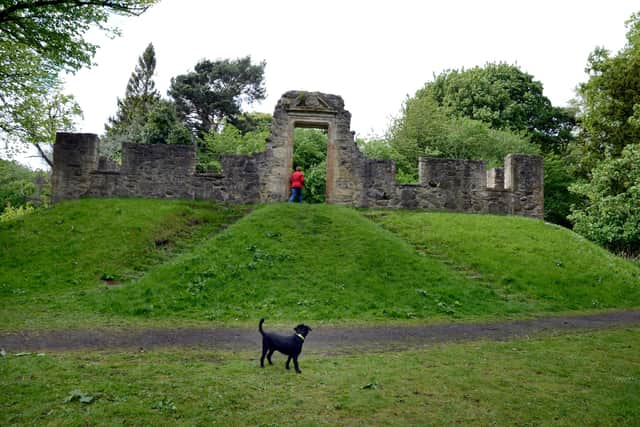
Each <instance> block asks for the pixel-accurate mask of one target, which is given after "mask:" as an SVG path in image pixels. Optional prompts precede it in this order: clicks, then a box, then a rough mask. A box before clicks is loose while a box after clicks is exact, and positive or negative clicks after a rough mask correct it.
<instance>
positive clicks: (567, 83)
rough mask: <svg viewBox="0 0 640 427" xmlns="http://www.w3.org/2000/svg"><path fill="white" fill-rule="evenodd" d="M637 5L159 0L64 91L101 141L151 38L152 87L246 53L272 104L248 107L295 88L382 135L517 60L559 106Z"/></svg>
mask: <svg viewBox="0 0 640 427" xmlns="http://www.w3.org/2000/svg"><path fill="white" fill-rule="evenodd" d="M638 10H640V2H634V1H629V0H608V1H606V2H605V1H602V0H598V1H593V0H583V1H579V0H553V1H551V0H538V1H536V2H531V1H523V0H504V1H502V0H482V1H479V0H448V1H438V2H433V1H427V0H422V1H416V0H393V1H389V0H384V1H383V0H369V1H349V0H323V1H306V2H305V1H300V0H297V1H290V0H278V1H265V0H229V1H222V2H221V1H214V0H161V1H160V2H159V3H158V4H157V5H155V6H154V7H152V8H151V9H150V10H149V11H148V12H146V13H145V14H143V15H142V16H140V17H127V18H123V17H116V18H115V19H112V20H111V23H112V24H116V25H117V26H118V27H119V28H120V30H121V36H120V37H117V38H114V39H109V38H106V37H104V36H103V35H102V33H100V32H98V31H92V32H91V33H90V34H89V35H88V38H89V39H90V40H91V41H92V42H94V43H96V44H98V45H99V46H100V49H99V50H98V52H97V54H96V56H95V58H94V62H95V65H94V66H93V67H91V68H88V69H83V70H81V71H79V72H78V73H76V74H75V75H73V76H66V77H65V80H66V85H65V91H66V93H70V94H73V95H74V96H75V98H76V100H77V101H78V103H79V104H80V106H81V107H82V109H83V111H84V119H83V120H82V121H80V123H79V124H78V126H77V130H78V131H82V132H90V133H97V134H101V133H103V131H104V123H105V122H106V120H107V118H108V117H109V116H111V115H114V114H115V111H116V100H117V98H118V97H123V96H124V91H125V87H126V84H127V81H128V79H129V76H130V75H131V73H132V71H133V70H134V68H135V65H136V63H137V60H138V57H139V56H140V55H141V54H142V52H143V51H144V49H145V48H146V47H147V45H148V44H149V43H150V42H151V43H153V45H154V48H155V51H156V60H157V67H156V75H155V82H156V86H157V87H158V89H159V90H160V92H161V94H162V95H163V96H166V92H167V89H168V87H169V84H170V80H171V78H172V77H175V76H177V75H179V74H184V73H187V72H189V71H192V70H193V68H194V66H195V64H196V63H197V62H198V61H199V60H201V59H205V58H206V59H211V60H216V59H226V58H230V59H235V58H239V57H244V56H246V55H250V56H251V58H252V60H253V61H254V63H257V62H260V61H263V60H264V61H266V68H265V86H266V89H267V98H266V99H265V100H264V101H262V102H260V103H256V104H253V105H251V106H249V107H248V108H247V110H248V111H261V112H265V113H272V112H273V109H274V107H275V104H276V102H277V101H278V99H279V98H280V96H281V95H282V94H283V93H285V92H287V91H289V90H305V91H320V92H325V93H331V94H336V95H340V96H342V98H343V99H344V101H345V108H346V109H347V110H349V111H350V112H351V115H352V121H351V130H353V131H355V132H356V133H357V135H358V136H360V137H365V138H366V137H372V136H375V135H382V134H384V131H385V130H386V129H387V128H388V126H389V123H390V122H391V120H392V118H393V117H395V116H397V115H398V113H399V111H400V108H401V106H402V103H403V101H404V100H405V99H406V97H407V96H412V95H414V94H415V92H416V91H417V90H418V89H420V88H421V87H422V86H423V85H424V84H425V83H426V82H428V81H431V80H432V79H433V76H434V73H435V74H438V73H440V72H442V71H443V70H446V69H461V68H463V67H464V68H470V67H473V66H482V65H484V64H486V63H487V62H507V63H510V64H517V65H518V66H519V67H520V68H521V69H522V70H523V71H525V72H527V73H529V74H531V75H533V76H534V78H535V79H536V80H539V81H541V82H542V84H543V86H544V94H545V95H546V96H547V97H548V98H549V99H550V100H551V102H552V103H553V104H554V105H556V106H563V105H566V104H567V102H568V101H569V100H570V99H571V98H573V97H574V94H575V87H576V86H577V85H578V84H579V83H580V82H584V81H586V75H585V73H584V68H585V65H586V62H587V57H588V55H589V53H590V52H592V51H593V49H594V48H595V47H596V46H604V47H605V48H607V49H609V50H611V51H612V52H617V51H618V50H619V49H621V48H622V47H623V46H624V43H625V41H626V39H625V33H626V28H625V25H624V23H625V21H626V20H627V19H629V17H630V16H631V14H632V13H633V12H635V11H638Z"/></svg>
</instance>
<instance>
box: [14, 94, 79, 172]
mask: <svg viewBox="0 0 640 427" xmlns="http://www.w3.org/2000/svg"><path fill="white" fill-rule="evenodd" d="M10 115H11V116H12V117H13V118H12V120H10V124H7V123H5V124H7V125H8V127H10V128H4V129H3V130H5V132H4V133H3V134H2V138H3V139H4V140H5V143H11V144H7V145H8V146H12V147H13V148H14V150H15V151H19V150H20V145H21V144H33V145H34V146H35V147H36V149H37V150H38V152H39V153H40V156H41V157H42V159H43V160H44V161H45V162H47V164H48V165H49V166H50V167H53V160H52V159H51V158H50V155H49V154H47V153H46V150H45V148H44V147H43V144H47V143H49V144H51V143H53V142H55V138H56V132H59V131H66V132H69V131H72V130H74V128H75V119H76V117H80V116H82V110H80V106H79V105H78V104H77V103H76V102H75V100H74V98H73V96H69V95H63V94H62V93H61V92H59V91H57V90H56V91H53V92H46V93H43V94H35V93H34V94H31V96H29V97H27V98H25V99H24V100H23V101H21V102H20V103H18V104H16V105H14V106H12V111H11V112H10Z"/></svg>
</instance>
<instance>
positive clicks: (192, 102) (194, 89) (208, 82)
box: [169, 56, 266, 137]
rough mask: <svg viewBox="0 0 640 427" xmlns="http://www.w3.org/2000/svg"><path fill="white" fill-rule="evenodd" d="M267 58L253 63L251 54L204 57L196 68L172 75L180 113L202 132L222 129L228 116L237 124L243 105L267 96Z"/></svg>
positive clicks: (200, 133)
mask: <svg viewBox="0 0 640 427" xmlns="http://www.w3.org/2000/svg"><path fill="white" fill-rule="evenodd" d="M265 65H266V64H265V62H261V63H259V64H256V65H254V64H252V63H251V57H249V56H247V57H244V58H239V59H236V60H229V59H224V60H217V61H210V60H202V61H200V62H198V63H197V64H196V66H195V69H194V71H192V72H190V73H187V74H183V75H179V76H177V77H175V78H173V79H171V87H170V88H169V96H171V97H172V98H173V100H174V101H175V103H176V106H177V109H178V114H179V116H180V118H181V119H183V120H184V122H185V124H186V125H187V126H188V127H189V128H190V129H191V130H192V131H193V132H194V133H195V134H196V135H197V136H198V137H203V136H204V135H205V134H206V133H207V132H210V131H211V130H218V128H219V127H220V126H221V125H222V123H223V122H224V121H225V120H226V121H227V122H229V123H231V124H233V125H234V126H236V127H241V126H240V124H239V123H238V122H237V120H238V119H239V117H241V115H242V114H241V113H242V106H243V105H244V104H251V103H253V102H254V101H259V100H262V99H264V98H265V94H266V90H265V87H264V68H265Z"/></svg>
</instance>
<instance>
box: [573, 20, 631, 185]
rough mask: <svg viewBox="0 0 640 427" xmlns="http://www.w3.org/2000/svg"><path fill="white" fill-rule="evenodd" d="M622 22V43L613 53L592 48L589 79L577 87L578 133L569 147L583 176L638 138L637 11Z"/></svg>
mask: <svg viewBox="0 0 640 427" xmlns="http://www.w3.org/2000/svg"><path fill="white" fill-rule="evenodd" d="M626 26H627V28H628V31H627V35H626V37H627V43H626V45H625V47H624V48H623V49H621V50H620V51H619V52H618V53H617V54H616V55H613V56H612V55H611V53H610V52H609V51H607V50H606V49H604V48H602V47H599V48H596V49H595V50H594V51H593V52H592V53H591V54H590V55H589V58H588V62H587V67H586V70H585V71H586V72H587V73H588V74H589V80H588V81H587V82H586V83H583V84H581V85H580V86H579V87H578V105H579V108H580V112H579V125H580V126H579V129H580V134H579V138H578V141H577V142H576V144H574V146H573V148H574V152H575V157H576V160H577V161H578V162H579V164H578V166H579V167H580V172H581V174H582V175H583V176H588V175H589V171H590V170H591V169H592V168H593V167H595V166H596V165H597V164H598V163H599V162H600V161H602V160H603V159H605V158H607V157H618V156H620V154H621V153H622V150H623V149H624V147H625V146H626V145H627V144H631V143H635V142H636V141H638V140H640V13H635V14H633V15H632V16H631V18H630V19H629V20H628V21H627V22H626Z"/></svg>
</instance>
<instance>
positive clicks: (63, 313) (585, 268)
mask: <svg viewBox="0 0 640 427" xmlns="http://www.w3.org/2000/svg"><path fill="white" fill-rule="evenodd" d="M146 203H151V204H152V205H153V207H152V208H149V207H145V208H144V209H142V208H141V207H140V206H139V207H138V208H134V206H135V204H146ZM145 206H146V205H145ZM140 209H141V210H142V211H145V212H146V213H145V214H144V215H142V214H140V215H138V214H135V215H134V214H132V213H131V212H134V211H137V210H140ZM243 212H244V211H243V208H241V207H236V208H230V207H224V206H220V205H215V204H193V203H191V202H169V201H139V200H138V201H136V200H112V201H109V202H108V203H107V202H104V201H95V200H81V201H76V202H68V203H63V204H61V205H58V206H56V207H55V208H53V209H51V210H50V211H48V212H45V213H42V214H39V215H35V216H32V217H27V218H25V219H24V220H21V221H20V222H16V223H14V224H10V225H2V226H0V248H2V254H1V255H0V261H2V264H0V265H1V266H2V267H0V268H1V273H2V274H1V277H2V278H1V279H0V293H1V294H2V303H0V328H2V329H12V328H14V329H15V328H21V327H43V326H44V325H46V326H49V327H54V326H68V325H74V326H75V327H79V326H83V325H86V326H89V325H108V324H122V323H123V322H124V323H127V324H142V323H149V322H151V323H152V324H157V323H158V322H160V323H163V324H167V323H171V324H172V325H175V322H176V321H178V322H182V324H187V323H189V324H193V323H194V322H196V323H200V322H205V323H207V324H209V322H211V321H216V322H221V323H229V322H231V323H237V322H240V323H242V322H245V321H249V322H253V321H254V320H255V319H258V318H260V317H269V318H270V319H271V320H275V321H281V322H283V323H285V322H291V321H297V320H313V321H316V323H317V322H318V321H329V322H331V321H339V322H342V321H370V320H379V321H385V320H403V321H406V320H410V319H417V320H429V321H431V320H434V319H469V320H471V319H480V318H482V319H486V318H503V317H511V318H515V317H523V316H532V315H540V314H545V313H558V312H568V311H572V310H580V311H585V310H593V309H612V308H628V307H639V306H640V267H638V265H636V264H633V263H631V262H628V261H625V260H622V259H619V258H616V257H614V256H612V255H610V254H609V253H607V252H606V251H604V250H602V249H600V248H598V247H596V246H595V245H593V244H591V243H589V242H587V241H586V240H584V239H582V238H579V237H578V236H577V235H575V234H574V233H572V232H570V231H568V230H564V229H561V228H559V227H555V226H550V225H547V224H544V223H543V222H541V221H535V220H530V219H526V218H518V217H497V216H489V215H464V214H450V213H425V212H406V211H357V210H353V209H349V208H344V207H337V206H328V205H289V204H272V205H267V206H261V207H258V208H256V209H255V210H253V211H252V212H251V213H250V214H248V215H246V216H244V217H242V218H241V219H240V220H238V221H237V222H235V223H234V224H233V225H231V226H229V227H228V228H224V229H223V230H222V231H221V232H218V231H220V230H221V226H222V225H223V224H229V223H231V222H233V221H234V220H235V219H237V218H238V217H240V216H242V214H243ZM124 213H126V214H127V215H123V214H124ZM123 217H124V219H123ZM171 218H173V219H171ZM198 218H200V219H198ZM202 218H208V219H206V220H203V219H202ZM169 224H182V225H179V226H175V227H172V226H170V225H169ZM189 224H192V225H189ZM194 224H195V225H194ZM61 230H62V232H61ZM75 230H77V231H75ZM180 230H183V231H180ZM189 230H191V231H189ZM77 235H80V236H84V237H82V238H81V237H78V236H77ZM165 235H166V236H169V237H166V238H165V237H162V236H165ZM132 236H138V237H135V238H134V237H132ZM179 236H182V237H179ZM190 236H191V237H190ZM192 237H194V238H195V239H192ZM41 242H57V243H56V244H54V245H49V244H48V245H47V246H46V247H48V248H49V249H48V250H44V251H43V250H42V248H39V244H40V243H41ZM82 242H84V243H82ZM172 242H177V243H172ZM78 245H79V246H78ZM165 246H168V247H169V248H171V247H172V246H173V249H167V248H166V247H165ZM61 265H62V266H64V268H62V269H60V266H61ZM101 278H102V279H110V278H112V279H114V280H117V281H119V282H121V284H120V285H119V286H110V285H108V284H105V281H104V280H100V279H101ZM111 285H113V283H111Z"/></svg>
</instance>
